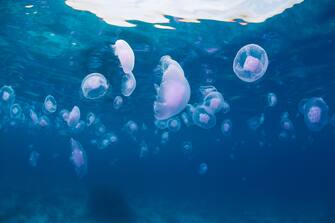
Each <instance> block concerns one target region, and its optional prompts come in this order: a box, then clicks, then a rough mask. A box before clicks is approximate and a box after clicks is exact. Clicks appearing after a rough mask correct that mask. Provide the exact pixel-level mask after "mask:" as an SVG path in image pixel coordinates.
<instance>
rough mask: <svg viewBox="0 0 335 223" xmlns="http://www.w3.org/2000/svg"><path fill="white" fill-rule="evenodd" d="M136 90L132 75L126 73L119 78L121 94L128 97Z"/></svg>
mask: <svg viewBox="0 0 335 223" xmlns="http://www.w3.org/2000/svg"><path fill="white" fill-rule="evenodd" d="M135 88H136V79H135V76H134V74H133V73H126V74H124V75H122V78H121V93H122V94H123V96H126V97H129V96H130V95H131V94H132V93H133V92H134V90H135Z"/></svg>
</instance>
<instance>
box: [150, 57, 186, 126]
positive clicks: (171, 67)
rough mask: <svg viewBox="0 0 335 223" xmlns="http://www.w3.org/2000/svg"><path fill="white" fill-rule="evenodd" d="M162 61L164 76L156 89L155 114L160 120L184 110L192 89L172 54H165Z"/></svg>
mask: <svg viewBox="0 0 335 223" xmlns="http://www.w3.org/2000/svg"><path fill="white" fill-rule="evenodd" d="M160 61H161V68H162V71H163V77H162V81H161V84H160V86H159V87H157V89H156V90H157V97H156V100H155V102H154V115H155V118H156V119H158V120H165V119H169V118H171V117H172V116H174V115H177V114H179V113H180V112H181V111H182V110H184V108H185V107H186V105H187V103H188V101H189V100H190V96H191V89H190V85H189V83H188V81H187V79H186V78H185V76H184V71H183V69H182V68H181V66H180V65H179V64H178V63H177V62H176V61H174V60H173V59H171V57H170V56H163V57H162V58H161V60H160Z"/></svg>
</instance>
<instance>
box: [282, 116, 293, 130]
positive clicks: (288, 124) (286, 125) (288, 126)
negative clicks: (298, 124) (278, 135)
mask: <svg viewBox="0 0 335 223" xmlns="http://www.w3.org/2000/svg"><path fill="white" fill-rule="evenodd" d="M280 127H281V128H282V130H285V131H288V132H292V131H293V130H294V126H293V123H292V121H291V120H290V118H289V114H288V112H284V113H283V114H282V116H281V119H280Z"/></svg>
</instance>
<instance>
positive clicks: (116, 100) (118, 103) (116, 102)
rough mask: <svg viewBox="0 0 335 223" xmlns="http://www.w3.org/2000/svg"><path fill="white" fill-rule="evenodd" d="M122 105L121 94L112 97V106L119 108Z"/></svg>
mask: <svg viewBox="0 0 335 223" xmlns="http://www.w3.org/2000/svg"><path fill="white" fill-rule="evenodd" d="M122 105H123V99H122V97H121V96H116V97H115V98H114V102H113V108H114V109H115V110H119V109H120V108H121V107H122Z"/></svg>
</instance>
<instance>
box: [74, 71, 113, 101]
mask: <svg viewBox="0 0 335 223" xmlns="http://www.w3.org/2000/svg"><path fill="white" fill-rule="evenodd" d="M108 88H109V85H108V82H107V79H106V78H105V76H104V75H102V74H100V73H91V74H89V75H87V76H86V77H85V78H84V79H83V81H82V82H81V91H82V94H83V96H84V97H85V98H87V99H98V98H101V97H103V96H104V95H105V94H106V92H107V90H108Z"/></svg>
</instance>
